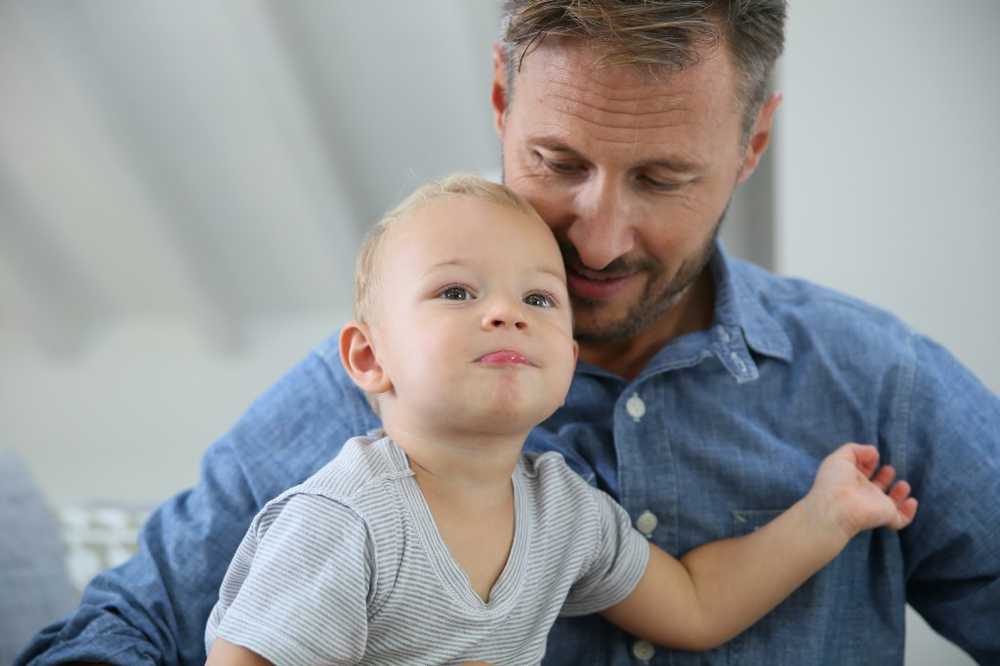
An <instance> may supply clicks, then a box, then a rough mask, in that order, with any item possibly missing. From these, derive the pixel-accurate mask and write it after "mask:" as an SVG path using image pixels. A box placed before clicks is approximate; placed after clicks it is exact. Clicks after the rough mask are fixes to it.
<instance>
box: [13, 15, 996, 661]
mask: <svg viewBox="0 0 1000 666" xmlns="http://www.w3.org/2000/svg"><path fill="white" fill-rule="evenodd" d="M498 17H499V6H498V3H497V2H493V1H491V0H476V1H471V0H421V1H420V2H405V1H403V0H398V1H392V0H379V1H376V2H366V3H356V2H355V3H348V2H320V1H319V0H315V1H307V0H295V1H286V2H263V1H261V0H213V1H200V2H181V3H177V2H170V3H168V2H162V1H153V0H132V1H130V2H127V3H123V2H111V1H110V0H90V1H89V2H85V3H83V2H77V3H68V2H56V1H50V0H33V1H28V0H0V422H2V423H3V433H4V439H3V441H2V442H0V449H6V450H13V451H14V452H15V453H16V454H17V455H18V456H19V457H20V458H21V460H22V461H23V462H24V463H25V465H26V466H27V468H28V470H29V471H30V475H31V476H32V477H33V478H34V479H35V480H36V481H37V484H38V486H39V487H40V489H41V493H42V495H43V496H44V497H45V500H46V502H47V503H48V504H49V506H50V507H52V508H53V509H54V511H55V513H56V516H57V517H58V521H59V524H60V528H61V531H62V535H63V537H62V538H63V541H64V542H65V543H66V544H67V545H68V546H69V565H70V574H71V578H72V580H73V582H74V584H75V585H77V586H79V585H82V584H83V582H85V581H86V579H88V578H89V577H90V575H92V573H93V572H94V570H96V569H98V568H100V567H103V566H107V565H109V564H113V563H115V562H117V561H119V560H120V559H121V558H124V557H127V556H128V553H129V552H130V550H131V548H132V540H133V539H134V530H135V528H136V526H137V525H138V524H139V523H140V522H141V520H142V518H143V516H144V515H145V512H146V511H147V510H148V509H149V507H151V506H153V505H155V504H156V503H158V502H159V501H162V500H163V499H164V498H166V497H168V496H170V495H172V494H174V493H176V492H178V491H180V490H181V489H183V488H185V487H187V486H189V485H191V484H193V483H194V482H195V481H196V478H197V466H198V462H199V459H200V457H201V453H202V452H203V450H204V449H205V448H206V447H207V446H208V445H209V444H210V443H211V442H212V441H213V440H214V439H215V438H216V437H218V436H219V435H221V434H222V433H223V432H225V431H226V430H227V429H228V428H229V426H230V425H231V424H232V423H233V422H234V421H235V420H236V419H237V418H238V417H239V415H240V414H241V413H242V412H243V411H244V409H245V408H246V407H247V405H248V404H249V403H250V401H252V400H253V399H254V397H255V396H257V395H259V394H260V393H261V392H262V391H263V390H264V389H266V388H267V387H268V386H269V385H270V384H271V383H273V382H274V381H275V380H276V379H277V378H278V377H279V376H280V375H281V374H282V373H283V372H284V371H285V370H287V369H288V368H289V367H291V366H292V365H293V364H294V363H295V362H296V361H297V360H298V359H300V358H301V357H303V356H304V355H305V354H307V353H308V351H309V350H310V348H311V347H313V346H314V345H316V344H317V343H319V342H320V341H322V340H323V339H324V338H326V337H327V336H329V335H331V334H333V333H334V332H336V330H337V329H338V327H339V325H340V324H341V323H342V322H343V321H344V320H345V318H346V317H347V314H348V311H349V307H350V284H351V274H352V269H353V256H354V251H355V248H356V245H357V243H358V241H359V239H360V237H361V235H362V234H363V232H364V229H365V227H366V225H367V224H368V223H370V222H371V221H372V220H374V219H375V218H377V217H378V215H379V214H380V213H381V212H382V211H384V210H385V209H386V208H388V207H390V206H391V205H393V204H394V203H396V202H397V201H398V200H399V199H400V198H401V197H402V196H403V195H404V194H406V193H407V192H409V191H410V190H411V189H412V188H413V187H415V186H416V185H418V184H420V183H422V182H424V181H426V180H428V179H430V178H433V177H436V176H440V175H443V174H445V173H448V172H450V171H454V170H475V171H480V172H482V173H484V174H486V175H494V176H495V175H497V174H498V173H499V157H498V150H497V141H496V137H495V134H494V131H493V127H492V116H491V111H490V107H489V97H488V96H489V86H490V82H491V68H490V46H491V43H492V41H493V40H494V39H495V37H496V35H497V32H498V23H499V22H498ZM998 30H1000V4H998V3H996V2H995V1H994V0H978V1H977V0H960V1H958V2H954V3H941V2H932V1H931V0H883V1H882V2H878V3H871V2H865V1H863V0H850V1H845V0H809V1H808V2H806V1H805V0H793V2H792V3H791V7H790V20H789V24H788V42H787V48H786V51H785V55H784V57H783V58H782V60H781V62H780V68H779V71H778V72H777V75H776V86H777V88H778V89H780V90H782V91H783V92H784V94H785V101H784V104H783V106H782V108H781V109H780V111H779V113H778V116H777V121H776V136H775V141H774V144H773V146H772V150H771V151H770V152H769V155H768V157H767V158H766V160H765V162H764V163H763V164H762V166H761V168H760V169H759V170H758V173H757V174H755V176H754V177H753V178H752V179H751V180H750V182H749V183H748V184H747V185H746V186H744V188H743V189H742V190H741V191H740V192H739V194H738V196H737V200H736V201H735V202H734V205H733V207H732V209H731V212H730V215H729V217H728V219H727V222H726V225H725V229H724V237H725V240H726V242H727V244H728V246H729V248H730V250H731V251H733V252H734V253H736V254H738V255H741V256H744V257H746V258H749V259H750V260H752V261H755V262H757V263H759V264H761V265H763V266H765V267H767V268H770V269H772V270H775V271H777V272H780V273H784V274H789V275H795V276H801V277H805V278H808V279H811V280H814V281H817V282H820V283H823V284H825V285H828V286H831V287H834V288H837V289H840V290H843V291H845V292H848V293H850V294H852V295H855V296H857V297H860V298H863V299H865V300H868V301H870V302H873V303H875V304H877V305H880V306H883V307H885V308H888V309H890V310H892V311H893V312H895V313H896V314H897V315H899V316H900V317H901V318H902V319H904V320H906V321H907V322H909V323H910V324H912V325H913V326H915V327H916V328H918V329H919V330H921V331H923V332H925V333H927V334H929V335H930V336H931V337H933V338H935V339H937V340H938V341H940V342H942V343H943V344H945V345H946V346H947V347H949V348H950V349H951V350H952V351H953V352H954V353H955V354H956V355H957V356H958V357H959V358H960V359H962V360H963V361H964V362H965V363H966V364H967V365H968V366H969V367H971V368H972V369H973V370H974V371H975V372H976V373H977V374H978V375H979V376H980V378H981V379H982V380H983V382H984V383H985V384H987V385H988V386H990V387H991V388H992V389H993V390H994V391H998V390H1000V355H998V354H997V351H996V341H997V333H996V331H997V330H998V329H1000V308H998V307H997V306H998V305H1000V303H998V301H1000V299H998V297H997V295H996V293H995V291H996V289H997V287H998V286H1000V265H998V262H997V260H996V253H997V250H998V248H1000V230H998V222H1000V203H998V200H997V198H996V189H997V183H998V182H1000V42H998V41H997V40H996V39H994V36H995V34H996V33H997V31H998ZM910 620H911V621H912V624H911V631H910V637H909V641H910V649H909V650H908V652H909V656H908V658H907V664H908V665H909V666H916V665H922V664H926V665H930V664H934V665H935V666H941V665H943V664H971V663H972V661H971V660H970V659H968V658H967V657H964V656H962V655H960V654H958V653H957V651H955V650H954V649H953V648H951V646H949V645H947V644H945V643H943V642H941V641H939V640H937V639H936V638H935V637H934V636H933V634H932V633H931V632H929V630H927V629H926V627H925V626H924V625H923V624H922V621H921V620H920V619H919V618H918V617H916V615H915V614H912V613H911V617H910Z"/></svg>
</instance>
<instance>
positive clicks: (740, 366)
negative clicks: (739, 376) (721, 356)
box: [729, 352, 747, 372]
mask: <svg viewBox="0 0 1000 666" xmlns="http://www.w3.org/2000/svg"><path fill="white" fill-rule="evenodd" d="M729 358H731V359H733V363H735V364H736V369H737V370H739V371H740V372H746V371H747V364H746V363H744V362H743V359H741V358H740V355H739V354H737V353H736V352H730V353H729Z"/></svg>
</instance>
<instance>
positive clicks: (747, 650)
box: [720, 510, 883, 666]
mask: <svg viewBox="0 0 1000 666" xmlns="http://www.w3.org/2000/svg"><path fill="white" fill-rule="evenodd" d="M781 513H782V512H781V511H760V510H748V511H733V512H732V535H733V536H743V535H746V534H750V533H752V532H754V531H755V530H757V529H760V528H761V527H763V526H764V525H766V524H768V523H769V522H771V521H772V520H774V519H775V518H777V517H778V516H779V515H780V514H781ZM852 544H853V542H852ZM849 548H850V545H849ZM855 559H856V558H852V557H850V554H849V553H847V552H846V551H845V552H844V553H841V556H840V557H838V558H836V559H834V560H833V562H831V563H830V564H828V565H827V566H826V567H824V568H823V569H821V570H820V571H819V572H818V573H817V574H816V575H814V576H813V577H812V578H810V579H809V580H807V581H806V582H805V583H803V584H802V586H801V587H799V589H797V590H796V591H795V592H793V593H792V594H791V596H789V597H788V598H787V599H785V601H784V602H782V603H781V604H780V605H778V607H777V608H775V609H774V610H772V611H771V612H770V613H768V614H767V615H766V616H764V618H763V619H761V620H760V621H759V622H758V623H757V624H755V625H753V626H752V627H751V628H750V629H748V630H747V631H745V632H744V633H742V634H740V635H739V636H737V637H736V638H734V639H733V640H731V641H730V642H729V643H727V644H726V645H724V646H722V647H721V648H720V651H721V652H724V653H726V655H727V656H728V660H727V661H728V663H729V664H730V666H738V665H743V664H747V665H748V666H752V665H755V664H768V666H802V665H803V664H852V665H859V664H867V663H876V662H874V661H870V660H869V659H868V657H869V656H871V655H870V654H866V652H867V649H866V644H867V643H868V642H869V641H867V640H866V639H865V636H864V635H863V634H864V629H863V628H862V627H860V626H859V624H860V623H859V621H858V620H860V619H861V618H860V617H859V616H858V615H857V614H856V612H852V608H851V606H852V603H851V599H850V596H851V589H850V576H847V575H846V573H847V568H848V566H849V561H852V560H855ZM773 566H776V567H777V566H782V563H781V561H780V560H779V561H776V562H774V564H773ZM859 584H863V583H859ZM858 631H860V632H861V634H859V635H857V639H856V640H849V641H844V640H843V636H844V634H845V633H855V632H858ZM876 652H877V650H876ZM882 661H883V660H882V658H881V656H880V657H879V662H882Z"/></svg>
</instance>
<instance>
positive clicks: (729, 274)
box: [709, 241, 792, 361]
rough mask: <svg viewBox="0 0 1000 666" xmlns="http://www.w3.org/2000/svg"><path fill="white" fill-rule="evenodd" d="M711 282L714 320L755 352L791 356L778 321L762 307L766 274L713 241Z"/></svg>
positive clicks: (789, 346) (784, 334) (784, 356)
mask: <svg viewBox="0 0 1000 666" xmlns="http://www.w3.org/2000/svg"><path fill="white" fill-rule="evenodd" d="M709 268H710V270H711V271H712V278H713V280H714V282H715V323H716V325H721V326H724V327H726V328H730V329H736V330H738V331H740V332H741V333H742V335H743V339H744V341H745V342H746V344H747V346H748V347H749V348H750V349H752V350H753V351H755V352H757V353H758V354H763V355H765V356H771V357H774V358H780V359H782V360H784V361H791V360H792V343H791V341H790V340H789V339H788V335H787V334H786V333H785V331H784V330H783V329H782V328H781V325H780V324H779V323H778V321H777V320H776V319H775V318H774V317H773V316H771V314H770V313H769V312H768V311H767V310H766V309H765V308H764V304H763V303H762V302H761V288H762V287H763V286H764V285H763V281H764V279H766V275H765V274H763V272H762V271H761V270H760V269H758V268H756V267H754V266H752V265H751V264H748V263H747V262H745V261H742V260H739V259H735V258H732V257H730V256H729V254H728V253H727V252H726V250H725V248H724V247H723V245H722V242H721V241H716V252H715V256H714V257H712V260H711V262H710V263H709Z"/></svg>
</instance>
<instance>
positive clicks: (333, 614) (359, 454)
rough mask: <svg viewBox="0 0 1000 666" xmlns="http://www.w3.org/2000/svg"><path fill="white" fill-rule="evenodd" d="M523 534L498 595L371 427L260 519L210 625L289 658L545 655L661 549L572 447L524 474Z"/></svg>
mask: <svg viewBox="0 0 1000 666" xmlns="http://www.w3.org/2000/svg"><path fill="white" fill-rule="evenodd" d="M512 478H513V487H514V524H515V526H514V539H513V544H512V546H511V551H510V555H509V557H508V561H507V564H506V566H505V567H504V570H503V572H502V573H501V574H500V577H499V578H498V579H497V582H496V583H495V584H494V586H493V589H492V591H491V593H490V598H489V602H488V603H484V602H483V601H482V599H480V598H479V596H478V595H477V594H476V593H475V591H474V590H473V589H472V586H471V585H470V583H469V580H468V578H467V577H466V575H465V573H464V572H463V571H462V570H461V568H460V567H459V566H458V564H457V563H456V562H455V561H454V559H452V557H451V555H450V554H449V552H448V548H447V546H445V544H444V542H443V541H442V539H441V535H440V534H439V533H438V531H437V528H436V527H435V525H434V520H433V518H432V516H431V512H430V509H429V508H428V506H427V503H426V502H425V501H424V498H423V495H422V494H421V492H420V489H419V487H418V486H417V483H416V480H415V479H414V477H413V472H412V471H411V470H410V466H409V462H408V460H407V457H406V454H405V453H404V452H403V450H402V449H401V448H400V447H399V446H398V445H397V444H396V443H395V442H393V441H392V440H390V439H389V438H383V439H371V438H366V437H356V438H354V439H351V440H349V441H348V442H347V443H346V444H345V445H344V448H343V449H342V450H341V452H340V454H339V455H338V456H337V457H336V458H334V460H332V461H331V462H330V463H328V464H327V465H326V466H325V467H323V469H321V470H320V471H319V472H317V473H316V474H315V475H313V476H312V477H310V478H309V479H308V480H307V481H305V482H304V483H302V484H300V485H298V486H296V487H294V488H291V489H289V490H287V491H285V492H284V493H282V494H281V495H279V496H278V497H276V498H275V499H273V500H272V501H270V502H268V504H267V505H265V507H264V508H263V509H262V510H261V512H260V513H259V514H257V516H256V517H255V518H254V520H253V522H252V523H251V525H250V529H249V530H248V531H247V534H246V536H244V538H243V542H242V543H241V544H240V546H239V549H238V550H237V551H236V555H235V556H234V558H233V561H232V562H231V563H230V565H229V570H228V571H227V572H226V576H225V579H224V580H223V582H222V588H221V590H220V592H219V601H218V603H216V605H215V608H213V609H212V614H211V616H210V618H209V621H208V626H207V627H206V629H205V644H206V647H210V646H211V644H212V641H213V640H215V638H216V637H217V636H221V637H223V638H225V639H227V640H229V641H230V642H232V643H236V644H238V645H242V646H244V647H247V648H249V649H251V650H253V651H254V652H256V653H258V654H260V655H261V656H263V657H265V658H267V659H269V660H270V661H272V662H273V663H275V664H278V665H280V666H284V665H285V664H303V665H306V664H309V665H316V664H354V663H361V664H421V665H427V664H452V663H459V662H462V661H470V660H482V661H486V662H489V663H490V664H496V665H497V666H500V665H506V664H537V663H538V662H539V661H541V659H542V656H543V655H544V654H545V641H546V636H547V634H548V632H549V629H550V628H551V626H552V623H553V622H554V621H555V620H556V617H557V616H559V615H584V614H587V613H594V612H597V611H600V610H603V609H605V608H608V607H609V606H612V605H614V604H616V603H618V602H620V601H622V600H623V599H624V598H625V597H626V596H628V595H629V594H630V593H631V592H632V590H633V589H634V588H635V586H636V584H638V582H639V578H640V577H641V576H642V574H643V572H644V571H645V568H646V563H647V561H648V559H649V545H648V543H647V541H646V539H645V538H644V537H643V536H642V535H640V534H639V533H638V532H636V531H635V530H634V529H633V528H632V527H631V525H630V523H629V518H628V514H626V513H625V511H624V510H623V509H622V508H621V507H620V506H618V505H617V504H616V503H615V502H614V501H613V500H612V499H611V498H610V497H609V496H608V495H606V494H604V493H602V492H600V491H598V490H596V489H594V488H592V487H591V486H589V485H587V483H586V482H584V481H583V480H582V479H581V478H580V477H579V476H578V475H577V474H575V473H574V472H573V471H572V470H570V469H569V467H567V466H566V463H565V462H564V461H563V458H562V456H561V455H559V454H558V453H545V454H543V455H540V456H528V455H526V456H523V457H522V459H521V461H520V463H519V464H518V468H517V470H516V471H515V473H514V475H513V477H512Z"/></svg>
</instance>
